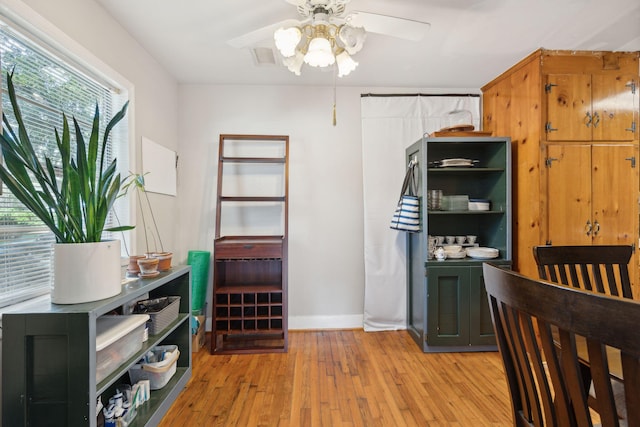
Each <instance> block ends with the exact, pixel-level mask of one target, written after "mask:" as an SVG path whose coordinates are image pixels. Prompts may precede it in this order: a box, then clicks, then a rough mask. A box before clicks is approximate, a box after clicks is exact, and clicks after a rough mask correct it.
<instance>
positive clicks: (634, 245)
mask: <svg viewBox="0 0 640 427" xmlns="http://www.w3.org/2000/svg"><path fill="white" fill-rule="evenodd" d="M631 252H632V253H635V252H636V244H635V243H632V244H631Z"/></svg>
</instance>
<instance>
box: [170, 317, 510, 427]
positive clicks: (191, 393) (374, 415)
mask: <svg viewBox="0 0 640 427" xmlns="http://www.w3.org/2000/svg"><path fill="white" fill-rule="evenodd" d="M510 425H512V420H511V412H510V406H509V395H508V391H507V386H506V380H505V377H504V373H503V368H502V362H501V360H500V356H499V354H498V353H497V352H489V353H439V354H425V353H422V351H420V350H419V349H418V346H417V345H416V344H415V342H414V341H413V340H412V339H411V338H410V337H409V334H408V333H407V332H406V331H393V332H364V331H362V330H346V331H344V330H340V331H304V332H301V331H292V332H290V333H289V351H288V352H287V353H270V354H252V355H215V356H212V355H210V354H209V351H208V342H207V346H205V347H204V348H203V349H201V350H200V351H199V352H198V353H194V355H193V377H192V379H191V381H190V382H189V384H188V385H187V388H186V389H185V390H184V391H183V392H182V394H181V395H180V397H179V398H178V400H177V401H176V402H175V403H174V405H173V406H172V407H171V409H170V411H169V413H168V414H167V416H166V417H165V418H164V420H163V422H162V423H161V424H160V426H162V427H179V426H189V427H193V426H243V427H245V426H367V427H368V426H394V427H395V426H460V427H478V426H510Z"/></svg>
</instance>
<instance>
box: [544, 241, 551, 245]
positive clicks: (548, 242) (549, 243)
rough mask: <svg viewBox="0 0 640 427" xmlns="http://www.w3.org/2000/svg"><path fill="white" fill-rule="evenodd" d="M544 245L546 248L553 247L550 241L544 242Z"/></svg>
mask: <svg viewBox="0 0 640 427" xmlns="http://www.w3.org/2000/svg"><path fill="white" fill-rule="evenodd" d="M544 244H545V245H547V246H551V245H553V242H551V240H547V241H546V242H544Z"/></svg>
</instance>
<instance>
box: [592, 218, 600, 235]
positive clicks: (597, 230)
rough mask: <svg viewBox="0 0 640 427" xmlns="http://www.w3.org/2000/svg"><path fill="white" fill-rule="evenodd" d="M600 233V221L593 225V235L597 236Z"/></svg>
mask: <svg viewBox="0 0 640 427" xmlns="http://www.w3.org/2000/svg"><path fill="white" fill-rule="evenodd" d="M599 231H600V223H599V222H598V221H596V222H595V223H594V224H593V235H594V236H597V235H598V232H599Z"/></svg>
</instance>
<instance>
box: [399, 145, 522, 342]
mask: <svg viewBox="0 0 640 427" xmlns="http://www.w3.org/2000/svg"><path fill="white" fill-rule="evenodd" d="M406 155H407V163H408V162H409V161H410V160H412V159H415V160H417V161H418V166H417V168H418V169H417V170H418V171H419V174H418V175H419V176H418V188H419V192H418V195H419V196H420V197H421V201H422V203H421V218H422V231H421V232H420V233H407V329H408V330H409V332H410V334H411V336H412V337H413V338H414V340H415V341H416V343H417V344H418V345H419V346H420V348H422V350H423V351H425V352H445V351H489V350H496V349H497V347H496V342H495V337H494V333H493V326H492V323H491V314H490V312H489V305H488V301H487V296H486V291H485V288H484V281H483V277H482V263H483V262H484V260H478V259H472V258H469V257H467V258H463V259H450V260H445V261H437V260H435V259H428V240H427V238H428V236H429V235H432V236H459V235H465V236H466V235H476V236H478V237H477V242H476V243H477V244H479V245H480V246H485V247H492V248H496V249H498V250H499V251H500V255H499V257H498V258H496V259H492V260H490V261H491V262H493V263H497V264H499V265H502V266H504V267H505V268H511V259H512V258H511V256H512V255H511V227H512V224H511V221H512V219H511V140H510V138H508V137H455V136H451V137H437V138H429V137H425V138H423V139H421V140H419V141H417V142H415V143H414V144H412V145H411V146H410V147H408V148H407V150H406ZM448 158H463V159H470V160H477V161H478V162H477V163H474V167H446V168H443V167H434V166H433V165H434V162H437V161H440V160H443V159H448ZM430 189H438V190H443V194H444V195H468V196H469V197H470V198H478V199H489V200H490V201H491V210H489V211H443V210H437V211H429V210H427V190H430Z"/></svg>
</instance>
